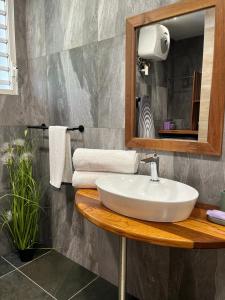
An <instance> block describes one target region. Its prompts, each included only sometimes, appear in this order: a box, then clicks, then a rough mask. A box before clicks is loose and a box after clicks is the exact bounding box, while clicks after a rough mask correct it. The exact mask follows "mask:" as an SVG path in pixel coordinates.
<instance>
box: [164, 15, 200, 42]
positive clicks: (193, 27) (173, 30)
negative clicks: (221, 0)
mask: <svg viewBox="0 0 225 300" xmlns="http://www.w3.org/2000/svg"><path fill="white" fill-rule="evenodd" d="M204 16H205V10H201V11H198V12H194V13H190V14H186V15H183V16H178V17H175V18H171V19H167V20H164V21H160V24H162V25H164V26H166V27H167V28H168V29H169V32H170V38H171V39H174V40H181V39H187V38H191V37H195V36H199V35H203V34H204Z"/></svg>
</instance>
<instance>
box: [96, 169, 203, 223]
mask: <svg viewBox="0 0 225 300" xmlns="http://www.w3.org/2000/svg"><path fill="white" fill-rule="evenodd" d="M96 184H97V187H98V191H99V194H100V200H101V201H102V203H103V204H104V205H105V206H106V207H108V208H109V209H111V210H113V211H115V212H117V213H119V214H122V215H125V216H128V217H132V218H137V219H141V220H147V221H155V222H177V221H182V220H185V219H187V218H188V217H189V216H190V214H191V211H192V209H193V208H194V205H195V202H196V200H197V198H198V195H199V194H198V192H197V191H196V190H195V189H194V188H192V187H190V186H188V185H186V184H183V183H181V182H178V181H173V180H169V179H165V178H160V181H159V182H153V181H151V180H150V177H149V176H143V175H118V174H115V175H108V176H106V177H102V178H99V179H97V181H96Z"/></svg>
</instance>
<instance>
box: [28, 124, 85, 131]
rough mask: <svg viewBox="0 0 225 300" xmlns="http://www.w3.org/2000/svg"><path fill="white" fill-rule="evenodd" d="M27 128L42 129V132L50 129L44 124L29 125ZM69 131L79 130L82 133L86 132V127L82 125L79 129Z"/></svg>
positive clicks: (74, 128)
mask: <svg viewBox="0 0 225 300" xmlns="http://www.w3.org/2000/svg"><path fill="white" fill-rule="evenodd" d="M27 128H29V129H42V130H47V129H48V126H46V125H45V124H44V123H43V124H41V125H37V126H31V125H28V126H27ZM67 130H68V131H75V130H79V131H80V132H84V126H83V125H80V126H78V127H72V128H68V129H67Z"/></svg>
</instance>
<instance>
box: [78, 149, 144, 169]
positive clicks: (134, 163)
mask: <svg viewBox="0 0 225 300" xmlns="http://www.w3.org/2000/svg"><path fill="white" fill-rule="evenodd" d="M73 165H74V168H75V170H76V171H90V172H96V171H97V172H115V173H129V174H134V173H136V172H137V168H138V154H137V153H136V151H133V150H131V151H124V150H101V149H86V148H78V149H76V150H75V151H74V154H73Z"/></svg>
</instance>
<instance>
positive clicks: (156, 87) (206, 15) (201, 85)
mask: <svg viewBox="0 0 225 300" xmlns="http://www.w3.org/2000/svg"><path fill="white" fill-rule="evenodd" d="M214 35H215V8H210V9H205V10H200V11H197V12H193V13H190V14H186V15H182V16H178V17H173V18H169V19H166V20H162V21H160V22H157V23H154V24H151V25H147V26H143V27H140V28H138V29H137V30H136V39H137V47H136V52H137V53H136V56H137V59H136V64H137V67H136V102H137V103H136V113H137V116H136V136H138V137H142V138H153V139H155V138H157V139H165V138H166V139H168V138H176V139H188V140H190V139H191V140H201V141H207V127H208V116H209V104H210V91H211V82H212V66H213V52H214ZM206 106H207V107H206Z"/></svg>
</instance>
